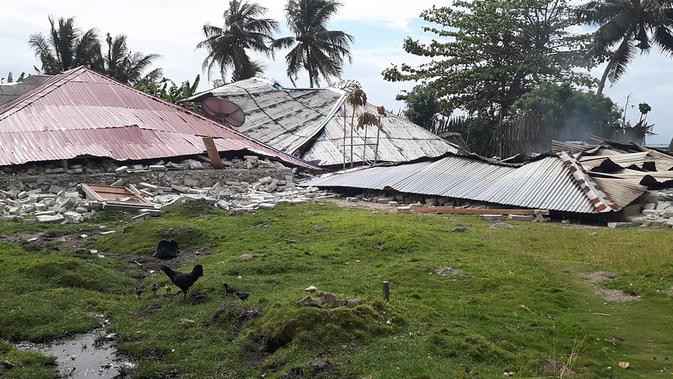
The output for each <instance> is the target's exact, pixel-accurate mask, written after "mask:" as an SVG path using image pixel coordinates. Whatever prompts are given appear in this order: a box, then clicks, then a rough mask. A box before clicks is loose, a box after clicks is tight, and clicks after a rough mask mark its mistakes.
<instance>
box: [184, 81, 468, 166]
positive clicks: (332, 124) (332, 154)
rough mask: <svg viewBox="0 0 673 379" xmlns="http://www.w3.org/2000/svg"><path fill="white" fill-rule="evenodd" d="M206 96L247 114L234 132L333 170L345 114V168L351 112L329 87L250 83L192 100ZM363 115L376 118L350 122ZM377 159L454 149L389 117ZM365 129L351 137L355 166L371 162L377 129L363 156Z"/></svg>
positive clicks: (341, 93)
mask: <svg viewBox="0 0 673 379" xmlns="http://www.w3.org/2000/svg"><path fill="white" fill-rule="evenodd" d="M208 96H218V97H223V98H227V99H229V100H231V101H233V102H234V103H236V104H238V105H239V106H240V107H241V108H242V109H243V111H244V112H245V114H246V122H245V124H244V125H243V126H242V127H240V128H239V129H238V130H239V131H240V132H242V133H244V134H246V135H248V136H251V137H253V138H255V139H258V140H260V141H262V142H265V143H268V144H270V145H272V146H274V147H276V148H278V149H280V150H283V151H285V152H287V153H289V154H303V155H302V157H303V158H304V159H306V160H309V161H316V162H319V165H321V166H337V165H341V164H343V161H344V143H343V135H344V117H343V116H344V111H345V114H346V119H347V125H348V128H347V129H348V139H347V143H346V145H347V146H346V150H347V153H346V162H347V163H350V155H351V154H350V150H351V149H350V145H351V140H350V123H351V122H352V117H353V109H352V107H350V105H346V106H345V109H344V106H343V105H344V102H345V99H346V93H345V92H344V91H342V90H338V89H334V88H318V89H297V88H283V87H280V86H279V85H275V84H273V83H272V82H270V81H267V80H264V79H259V78H253V79H248V80H243V81H239V82H236V83H232V84H227V85H224V86H222V87H218V88H215V89H213V90H210V91H207V92H204V93H201V94H198V95H196V96H194V97H193V98H191V99H190V100H191V101H198V100H201V99H203V98H205V97H208ZM364 111H368V112H371V113H374V114H376V108H375V107H374V106H373V105H371V104H369V105H367V108H366V109H359V110H357V111H356V113H355V120H356V122H357V117H358V116H359V115H360V114H361V113H362V112H364ZM381 121H382V128H381V135H380V141H379V154H378V157H379V160H380V161H385V162H405V161H411V160H415V159H418V158H423V157H438V156H441V155H444V154H446V153H457V152H458V151H459V149H458V148H457V147H456V146H454V145H453V144H451V143H450V142H448V141H446V140H444V139H443V138H441V137H438V136H436V135H434V134H432V133H430V132H428V131H426V130H425V129H423V128H421V127H420V126H418V125H415V124H413V123H412V122H410V121H408V120H406V119H403V118H401V117H397V116H395V115H392V114H388V115H387V116H386V117H383V118H382V120H381ZM364 133H365V131H364V129H361V130H356V131H355V135H354V142H353V145H355V147H354V149H353V150H354V151H353V153H354V154H353V156H354V159H353V161H354V162H357V163H360V162H365V161H373V160H374V158H375V151H374V150H375V148H374V146H373V144H374V143H375V141H376V127H373V126H370V127H368V129H367V143H368V144H372V146H367V151H366V153H363V146H362V145H363V144H364Z"/></svg>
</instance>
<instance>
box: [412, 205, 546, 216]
mask: <svg viewBox="0 0 673 379" xmlns="http://www.w3.org/2000/svg"><path fill="white" fill-rule="evenodd" d="M411 211H412V212H414V213H428V214H458V215H524V216H535V215H536V214H538V213H539V214H541V215H543V216H549V210H548V209H497V208H452V207H419V208H414V207H411Z"/></svg>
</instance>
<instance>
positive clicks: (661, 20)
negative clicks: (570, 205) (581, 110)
mask: <svg viewBox="0 0 673 379" xmlns="http://www.w3.org/2000/svg"><path fill="white" fill-rule="evenodd" d="M580 15H581V19H582V21H584V22H586V23H588V24H590V25H598V26H599V28H598V30H596V32H595V33H594V38H593V43H592V44H591V48H590V50H589V52H590V54H591V55H592V56H593V57H595V58H597V59H599V60H607V62H608V64H607V66H606V67H605V71H603V75H602V76H601V80H600V82H599V85H598V90H597V94H599V95H600V94H602V93H603V90H604V88H605V83H606V82H607V80H608V79H610V81H611V82H613V83H614V82H616V81H618V80H619V79H620V78H621V77H622V76H623V75H624V73H625V72H626V69H627V67H628V65H629V63H631V61H632V60H633V58H634V57H635V55H636V52H637V51H638V50H640V51H641V52H647V51H649V50H650V48H651V47H652V44H653V43H654V44H656V45H658V46H659V47H660V48H661V50H662V51H664V52H666V53H668V54H673V2H672V1H670V0H663V1H655V0H599V1H591V2H589V3H588V4H586V5H585V6H583V7H582V9H581V11H580Z"/></svg>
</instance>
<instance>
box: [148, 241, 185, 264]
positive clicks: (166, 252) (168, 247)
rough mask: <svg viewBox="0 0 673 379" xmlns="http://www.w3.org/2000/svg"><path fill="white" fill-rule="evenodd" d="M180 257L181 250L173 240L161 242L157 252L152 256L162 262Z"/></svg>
mask: <svg viewBox="0 0 673 379" xmlns="http://www.w3.org/2000/svg"><path fill="white" fill-rule="evenodd" d="M178 255H180V249H179V248H178V243H177V242H175V241H173V240H169V241H166V240H161V241H159V244H158V245H157V250H156V251H155V252H154V254H153V255H152V256H153V257H155V258H159V259H162V260H168V259H173V258H177V256H178Z"/></svg>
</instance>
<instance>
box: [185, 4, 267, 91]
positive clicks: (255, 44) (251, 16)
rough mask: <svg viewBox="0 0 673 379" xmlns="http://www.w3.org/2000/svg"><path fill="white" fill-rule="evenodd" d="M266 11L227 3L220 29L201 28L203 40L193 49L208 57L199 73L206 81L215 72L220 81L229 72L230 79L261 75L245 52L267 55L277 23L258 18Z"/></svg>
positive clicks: (259, 66)
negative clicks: (231, 70) (206, 76)
mask: <svg viewBox="0 0 673 379" xmlns="http://www.w3.org/2000/svg"><path fill="white" fill-rule="evenodd" d="M266 11H267V9H266V8H264V7H263V6H261V5H259V4H257V3H249V2H247V1H240V0H231V1H230V2H229V9H227V10H226V11H225V12H224V26H223V27H218V26H212V25H208V24H206V25H204V26H203V34H204V36H205V38H206V39H204V40H203V41H201V42H199V44H198V45H196V47H197V48H199V49H206V50H207V51H208V56H206V58H205V59H204V60H203V70H204V71H206V73H207V74H208V78H210V75H211V73H212V71H213V70H214V69H215V68H218V69H219V72H220V74H221V75H222V79H223V80H224V76H225V75H226V73H227V71H229V70H230V69H232V68H233V73H232V76H233V79H234V80H241V79H247V78H251V77H254V76H255V75H257V74H258V73H261V72H262V66H261V65H260V64H259V63H258V62H255V61H253V60H252V59H250V56H249V55H248V51H249V50H252V51H258V52H262V53H265V54H269V55H270V54H271V53H272V50H271V47H270V44H271V43H272V42H273V37H272V34H273V33H274V32H275V31H276V30H278V22H277V21H275V20H272V19H269V18H262V16H263V15H264V14H265V13H266Z"/></svg>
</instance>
